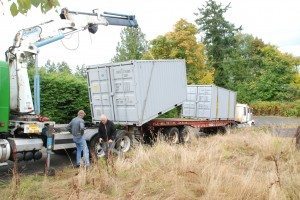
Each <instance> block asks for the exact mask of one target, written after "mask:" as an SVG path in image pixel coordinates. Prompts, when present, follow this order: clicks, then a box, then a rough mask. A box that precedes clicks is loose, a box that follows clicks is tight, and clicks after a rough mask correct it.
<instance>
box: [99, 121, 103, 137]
mask: <svg viewBox="0 0 300 200" xmlns="http://www.w3.org/2000/svg"><path fill="white" fill-rule="evenodd" d="M98 137H99V139H103V133H102V130H101V123H100V124H99V127H98Z"/></svg>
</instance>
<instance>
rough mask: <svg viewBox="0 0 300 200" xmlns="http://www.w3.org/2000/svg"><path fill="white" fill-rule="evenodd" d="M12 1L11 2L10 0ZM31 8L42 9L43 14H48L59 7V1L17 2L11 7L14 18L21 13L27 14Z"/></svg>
mask: <svg viewBox="0 0 300 200" xmlns="http://www.w3.org/2000/svg"><path fill="white" fill-rule="evenodd" d="M8 1H10V0H8ZM31 6H34V7H36V8H37V7H39V6H40V8H41V11H42V12H43V13H46V12H48V11H49V10H51V9H53V8H55V7H56V6H59V1H58V0H17V1H13V2H12V4H11V5H10V12H11V14H12V16H16V15H18V14H19V13H21V14H26V13H27V12H28V10H30V9H31Z"/></svg>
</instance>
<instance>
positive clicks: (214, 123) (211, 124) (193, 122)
mask: <svg viewBox="0 0 300 200" xmlns="http://www.w3.org/2000/svg"><path fill="white" fill-rule="evenodd" d="M234 124H235V121H234V120H221V119H220V120H197V119H184V118H158V119H154V120H151V121H150V122H148V125H150V126H153V127H172V126H174V127H181V126H191V127H195V128H216V127H226V126H232V125H234Z"/></svg>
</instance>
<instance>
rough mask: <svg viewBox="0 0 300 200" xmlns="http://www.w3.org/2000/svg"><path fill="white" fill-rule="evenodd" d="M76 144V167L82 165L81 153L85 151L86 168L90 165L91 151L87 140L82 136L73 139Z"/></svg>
mask: <svg viewBox="0 0 300 200" xmlns="http://www.w3.org/2000/svg"><path fill="white" fill-rule="evenodd" d="M73 141H74V142H75V144H76V165H80V160H81V152H82V151H83V158H84V164H85V166H89V165H90V156H89V149H88V146H87V144H86V140H85V139H84V138H83V137H82V136H77V137H73Z"/></svg>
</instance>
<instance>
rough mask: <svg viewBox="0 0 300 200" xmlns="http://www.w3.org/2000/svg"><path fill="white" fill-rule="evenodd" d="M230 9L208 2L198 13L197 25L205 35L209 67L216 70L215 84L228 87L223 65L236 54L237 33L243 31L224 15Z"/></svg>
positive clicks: (228, 6)
mask: <svg viewBox="0 0 300 200" xmlns="http://www.w3.org/2000/svg"><path fill="white" fill-rule="evenodd" d="M229 8H230V4H228V5H227V6H223V5H222V4H218V3H216V1H214V0H208V1H206V4H205V5H204V6H203V7H202V8H199V9H198V10H199V13H196V16H198V18H197V19H196V23H197V24H198V25H199V31H200V32H203V33H204V38H203V43H204V45H205V47H206V51H207V56H208V61H209V65H210V66H212V67H213V68H214V69H215V84H216V85H219V86H226V83H227V81H228V79H229V77H228V74H227V73H226V71H225V70H224V68H223V66H222V64H223V61H224V60H225V59H227V58H228V57H230V56H231V54H233V53H234V51H235V48H236V46H237V42H236V39H235V35H236V33H237V32H238V31H239V30H241V27H240V28H236V27H235V26H234V25H233V24H232V23H230V22H228V21H227V20H226V19H225V17H224V14H225V13H226V12H227V11H228V9H229Z"/></svg>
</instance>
